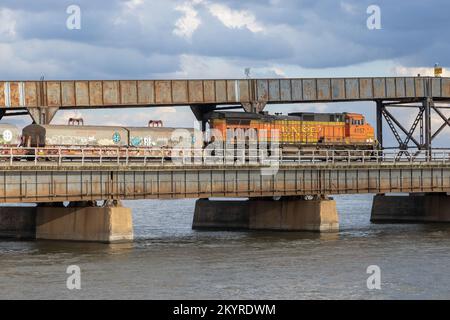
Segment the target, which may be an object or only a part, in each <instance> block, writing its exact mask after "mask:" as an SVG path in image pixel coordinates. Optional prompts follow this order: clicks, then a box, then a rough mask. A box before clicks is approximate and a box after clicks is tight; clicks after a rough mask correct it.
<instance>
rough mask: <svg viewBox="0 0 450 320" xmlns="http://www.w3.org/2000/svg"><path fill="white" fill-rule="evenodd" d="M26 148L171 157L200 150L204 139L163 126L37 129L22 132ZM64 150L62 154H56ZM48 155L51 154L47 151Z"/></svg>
mask: <svg viewBox="0 0 450 320" xmlns="http://www.w3.org/2000/svg"><path fill="white" fill-rule="evenodd" d="M22 135H23V145H24V146H26V147H45V148H55V150H54V151H53V152H56V151H57V152H62V153H63V154H71V155H74V154H79V153H80V152H81V148H83V149H84V150H83V155H85V156H89V155H99V152H100V147H101V152H102V155H106V156H108V155H117V152H118V151H119V152H121V153H127V154H128V155H130V156H144V153H145V155H147V156H154V157H171V156H173V154H172V151H173V150H174V148H181V147H183V148H189V149H195V148H201V147H202V143H203V141H202V139H201V137H200V138H199V137H198V136H196V131H195V130H194V129H186V128H169V127H163V126H162V122H157V126H154V122H150V123H149V127H120V126H89V125H38V124H31V125H29V126H26V127H25V128H23V131H22ZM60 147H64V148H61V151H59V150H56V149H59V148H60ZM46 152H47V153H51V152H52V151H51V150H50V151H49V150H46Z"/></svg>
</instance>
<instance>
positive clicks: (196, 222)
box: [192, 196, 339, 232]
mask: <svg viewBox="0 0 450 320" xmlns="http://www.w3.org/2000/svg"><path fill="white" fill-rule="evenodd" d="M192 228H193V229H226V230H233V229H238V230H239V229H240V230H277V231H317V232H337V231H339V219H338V213H337V210H336V201H335V200H333V199H332V198H329V197H327V196H313V197H310V198H309V197H281V198H270V197H269V198H250V199H248V200H243V201H242V200H241V201H239V200H210V199H199V200H197V202H196V204H195V212H194V218H193V223H192Z"/></svg>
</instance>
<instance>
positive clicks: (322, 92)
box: [317, 79, 331, 100]
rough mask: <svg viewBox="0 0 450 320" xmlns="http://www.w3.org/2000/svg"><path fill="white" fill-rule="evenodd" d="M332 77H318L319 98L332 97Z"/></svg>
mask: <svg viewBox="0 0 450 320" xmlns="http://www.w3.org/2000/svg"><path fill="white" fill-rule="evenodd" d="M330 84H331V81H330V79H317V94H318V97H317V98H318V99H319V100H330V99H331V88H330Z"/></svg>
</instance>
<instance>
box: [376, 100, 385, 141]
mask: <svg viewBox="0 0 450 320" xmlns="http://www.w3.org/2000/svg"><path fill="white" fill-rule="evenodd" d="M376 103H377V140H378V143H379V144H380V146H381V148H383V113H382V111H383V101H381V100H377V101H376Z"/></svg>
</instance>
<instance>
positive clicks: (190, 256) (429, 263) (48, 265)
mask: <svg viewBox="0 0 450 320" xmlns="http://www.w3.org/2000/svg"><path fill="white" fill-rule="evenodd" d="M335 199H336V200H337V206H338V210H339V214H340V232H339V233H333V234H326V233H325V234H318V233H311V232H259V231H258V232H257V231H252V232H243V231H240V232H230V231H193V230H192V229H191V222H192V213H193V209H194V202H195V200H191V199H187V200H171V201H169V200H166V201H162V200H161V201H159V200H149V201H125V202H124V204H125V205H126V206H128V207H131V208H132V209H133V219H134V228H135V229H134V232H135V241H134V242H133V243H131V244H114V245H106V244H94V243H75V242H52V241H12V240H0V298H1V299H30V298H31V299H55V298H59V299H90V298H95V299H449V298H450V271H449V268H448V267H449V265H450V251H449V248H450V224H372V223H370V221H369V218H370V208H371V199H372V196H370V195H358V196H355V195H346V196H337V197H335ZM69 265H77V266H79V267H80V270H81V289H80V290H76V289H75V290H69V289H67V287H66V280H67V277H68V276H69V275H68V274H67V273H66V270H67V267H68V266H69ZM370 265H376V266H378V267H379V268H380V275H381V289H372V290H370V289H368V287H367V284H366V281H367V278H368V277H369V276H370V274H368V273H367V267H368V266H370Z"/></svg>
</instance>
